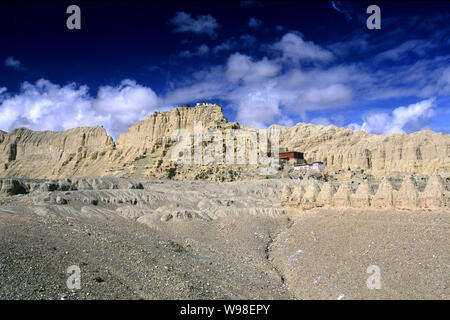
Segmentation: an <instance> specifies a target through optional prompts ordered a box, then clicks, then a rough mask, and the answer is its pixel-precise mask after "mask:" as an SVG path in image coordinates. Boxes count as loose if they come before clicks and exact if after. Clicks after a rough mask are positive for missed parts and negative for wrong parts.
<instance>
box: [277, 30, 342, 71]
mask: <svg viewBox="0 0 450 320" xmlns="http://www.w3.org/2000/svg"><path fill="white" fill-rule="evenodd" d="M272 48H273V49H275V50H278V51H281V52H282V55H283V58H284V59H288V60H291V61H292V62H293V63H295V64H298V63H299V62H301V61H322V62H324V61H330V60H332V59H333V54H332V53H331V52H330V51H328V50H326V49H323V48H322V47H320V46H318V45H316V44H315V43H313V42H311V41H304V40H303V39H302V37H301V36H300V35H298V34H295V33H292V32H290V33H286V34H285V35H284V36H283V37H282V38H281V40H280V41H279V42H277V43H275V44H274V45H273V46H272Z"/></svg>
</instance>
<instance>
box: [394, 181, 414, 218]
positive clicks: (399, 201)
mask: <svg viewBox="0 0 450 320" xmlns="http://www.w3.org/2000/svg"><path fill="white" fill-rule="evenodd" d="M418 199H419V192H418V191H417V186H416V182H415V181H414V178H413V176H407V177H405V179H404V180H403V183H402V186H401V188H400V190H399V191H398V193H397V197H396V198H395V199H394V203H395V208H396V209H404V210H411V209H415V208H417V204H418Z"/></svg>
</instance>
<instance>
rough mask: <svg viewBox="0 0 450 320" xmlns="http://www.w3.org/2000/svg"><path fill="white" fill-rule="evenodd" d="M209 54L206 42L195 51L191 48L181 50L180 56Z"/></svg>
mask: <svg viewBox="0 0 450 320" xmlns="http://www.w3.org/2000/svg"><path fill="white" fill-rule="evenodd" d="M208 54H209V47H208V46H207V45H206V44H202V45H201V46H198V47H197V50H195V51H194V52H191V51H189V50H184V51H181V52H180V54H179V56H180V57H182V58H190V57H193V56H198V57H203V56H207V55H208Z"/></svg>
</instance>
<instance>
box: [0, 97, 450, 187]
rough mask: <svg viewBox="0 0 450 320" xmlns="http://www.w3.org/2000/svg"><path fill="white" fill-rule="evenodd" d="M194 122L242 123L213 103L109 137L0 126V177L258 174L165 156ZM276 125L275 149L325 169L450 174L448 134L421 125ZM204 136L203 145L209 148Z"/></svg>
mask: <svg viewBox="0 0 450 320" xmlns="http://www.w3.org/2000/svg"><path fill="white" fill-rule="evenodd" d="M195 121H201V123H202V126H203V130H206V129H208V128H213V129H214V128H215V129H218V130H220V131H221V132H224V131H225V130H226V129H235V128H241V129H242V130H246V132H254V131H255V129H254V128H249V127H241V126H240V125H239V124H238V123H235V122H228V121H227V119H226V118H225V116H224V115H223V113H222V108H221V107H220V106H218V105H215V104H198V105H197V106H195V107H192V108H191V107H189V106H183V107H181V108H174V109H172V110H171V111H169V112H155V113H154V114H152V115H149V116H148V117H147V118H146V119H145V120H142V121H139V122H137V123H135V124H134V125H132V126H131V127H130V129H129V130H128V131H127V132H125V133H123V134H121V135H120V136H119V138H118V140H117V143H114V141H113V140H112V138H111V137H109V136H108V135H107V133H106V131H105V130H104V129H103V128H102V127H99V126H98V127H80V128H74V129H70V130H67V131H63V132H51V131H31V130H28V129H24V128H19V129H15V130H13V131H11V132H9V133H6V132H4V131H0V177H2V178H46V179H48V178H51V179H56V178H73V177H83V176H113V177H123V178H156V179H158V178H171V179H209V180H211V179H213V180H218V181H232V180H236V179H240V178H249V179H253V178H261V177H263V176H261V175H260V174H259V171H258V167H257V166H256V165H248V164H244V165H232V166H230V165H220V164H215V165H183V164H174V163H173V162H172V161H171V152H172V149H173V147H174V145H175V143H176V142H175V141H172V139H171V135H172V134H173V132H174V131H175V130H176V129H185V130H187V131H188V132H190V133H192V132H193V128H194V123H195ZM272 128H278V129H280V148H287V149H289V150H295V151H300V152H303V153H304V155H305V159H306V160H307V161H309V162H311V161H323V162H324V165H325V170H326V171H327V172H330V173H331V172H349V170H350V171H351V170H364V171H365V172H366V173H368V174H373V175H377V176H380V175H385V174H389V173H391V172H394V171H396V172H404V173H411V174H436V173H448V172H450V156H449V155H450V135H446V134H442V133H435V132H432V131H430V130H423V131H420V132H416V133H413V134H409V135H408V134H394V135H374V134H368V133H364V132H362V131H352V130H350V129H346V128H338V127H335V126H326V127H324V126H320V125H319V126H318V125H312V124H305V123H299V124H297V125H295V126H293V127H281V126H277V125H275V126H272ZM208 143H209V142H207V141H205V142H204V144H202V148H205V149H206V148H208V147H209V146H208Z"/></svg>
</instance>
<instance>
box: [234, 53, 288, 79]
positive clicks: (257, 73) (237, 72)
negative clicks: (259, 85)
mask: <svg viewBox="0 0 450 320" xmlns="http://www.w3.org/2000/svg"><path fill="white" fill-rule="evenodd" d="M279 71H280V66H279V65H277V64H276V63H274V62H272V61H269V60H268V59H267V58H264V59H262V60H260V61H256V62H253V61H252V59H251V58H250V57H249V56H246V55H243V54H240V53H235V54H232V55H231V56H230V57H229V58H228V62H227V68H226V75H227V78H228V79H229V80H230V81H231V82H234V83H236V82H238V81H240V80H243V81H244V82H256V81H262V80H264V79H267V78H270V77H273V76H275V75H276V74H277V73H278V72H279Z"/></svg>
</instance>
